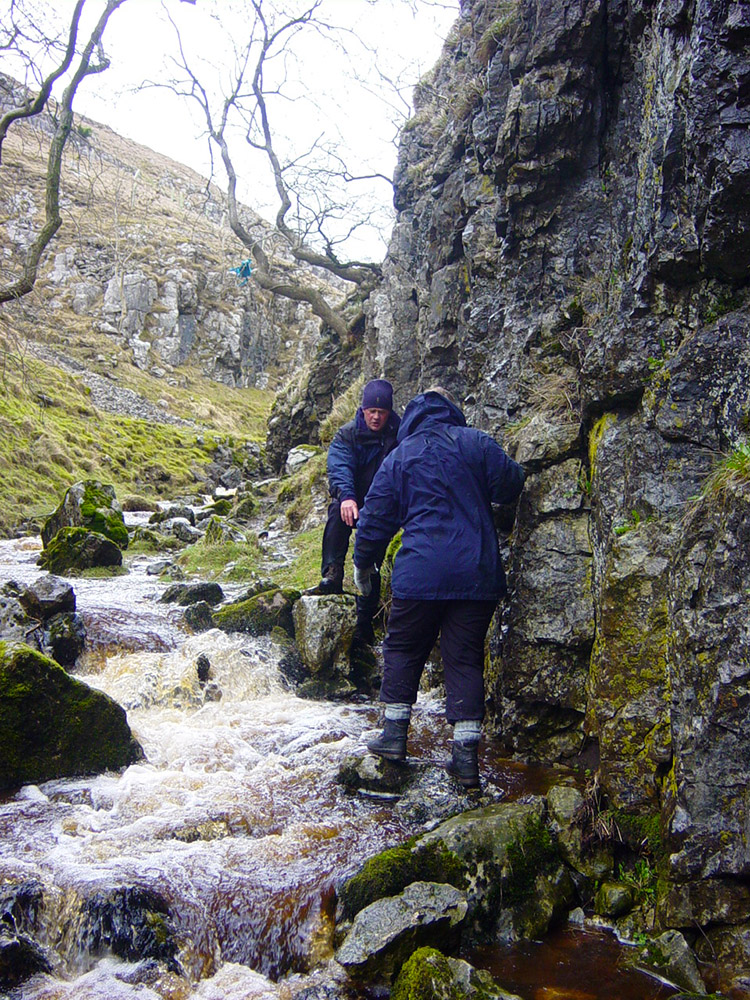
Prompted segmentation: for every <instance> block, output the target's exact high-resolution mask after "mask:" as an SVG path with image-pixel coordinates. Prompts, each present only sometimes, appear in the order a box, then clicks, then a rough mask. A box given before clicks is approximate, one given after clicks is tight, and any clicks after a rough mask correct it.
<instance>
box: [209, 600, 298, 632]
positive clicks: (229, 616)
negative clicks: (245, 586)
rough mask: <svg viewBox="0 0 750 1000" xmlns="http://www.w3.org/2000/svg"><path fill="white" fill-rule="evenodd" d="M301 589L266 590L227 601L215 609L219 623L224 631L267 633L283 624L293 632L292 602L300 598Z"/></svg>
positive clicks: (285, 628) (215, 618)
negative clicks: (237, 599)
mask: <svg viewBox="0 0 750 1000" xmlns="http://www.w3.org/2000/svg"><path fill="white" fill-rule="evenodd" d="M300 596H301V595H300V592H299V591H298V590H280V589H276V590H267V591H265V592H264V593H262V594H257V595H256V596H255V597H251V598H249V599H248V600H245V601H237V602H235V603H234V604H227V605H225V606H224V607H223V608H219V610H218V611H215V612H214V621H215V623H216V627H217V628H220V629H223V631H225V632H247V633H248V634H249V635H268V634H269V633H271V632H272V631H273V630H274V629H275V628H282V629H284V631H285V632H287V633H288V634H289V635H291V636H293V635H294V624H293V622H292V606H293V604H294V602H295V601H298V600H299V598H300Z"/></svg>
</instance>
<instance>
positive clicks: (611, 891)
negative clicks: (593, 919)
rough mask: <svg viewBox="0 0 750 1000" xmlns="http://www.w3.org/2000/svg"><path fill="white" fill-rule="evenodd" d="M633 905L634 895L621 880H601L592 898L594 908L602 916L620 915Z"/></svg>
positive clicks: (629, 909) (627, 911)
mask: <svg viewBox="0 0 750 1000" xmlns="http://www.w3.org/2000/svg"><path fill="white" fill-rule="evenodd" d="M634 905H635V895H634V893H633V890H632V888H631V887H630V886H629V885H625V883H623V882H602V884H601V885H600V886H599V889H598V890H597V893H596V897H595V899H594V910H595V912H596V913H600V914H601V915H602V916H603V917H621V916H622V915H623V914H625V913H629V912H630V911H631V910H632V909H633V906H634Z"/></svg>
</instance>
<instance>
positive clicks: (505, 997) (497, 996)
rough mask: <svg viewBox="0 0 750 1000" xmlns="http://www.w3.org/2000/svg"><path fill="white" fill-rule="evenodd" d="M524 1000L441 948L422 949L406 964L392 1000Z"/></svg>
mask: <svg viewBox="0 0 750 1000" xmlns="http://www.w3.org/2000/svg"><path fill="white" fill-rule="evenodd" d="M471 998H476V1000H521V998H520V997H518V996H516V995H515V994H513V993H506V992H505V991H504V990H502V989H501V988H500V987H499V986H498V985H497V983H496V982H495V981H494V980H493V978H492V976H491V975H490V974H489V972H484V971H482V970H480V969H475V968H474V966H473V965H469V963H468V962H464V961H463V960H462V959H460V958H450V957H449V956H447V955H443V953H442V952H440V951H438V950H437V948H419V949H418V950H417V951H415V952H414V954H413V955H412V956H411V957H410V958H409V959H408V960H407V961H406V962H405V963H404V965H403V968H402V969H401V971H400V972H399V974H398V978H397V979H396V982H395V983H394V984H393V989H392V991H391V1000H471Z"/></svg>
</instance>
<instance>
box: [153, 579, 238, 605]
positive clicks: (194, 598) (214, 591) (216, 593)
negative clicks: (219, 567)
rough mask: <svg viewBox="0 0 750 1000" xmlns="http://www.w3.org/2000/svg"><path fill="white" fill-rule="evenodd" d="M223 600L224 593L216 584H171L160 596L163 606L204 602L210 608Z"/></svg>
mask: <svg viewBox="0 0 750 1000" xmlns="http://www.w3.org/2000/svg"><path fill="white" fill-rule="evenodd" d="M223 600H224V591H223V590H222V589H221V587H220V586H219V584H218V583H173V584H172V586H170V587H167V589H166V590H165V591H164V593H163V594H162V595H161V601H162V602H163V603H164V604H179V605H181V606H182V607H187V605H188V604H197V603H198V602H199V601H204V602H205V603H206V604H209V605H211V606H213V605H215V604H220V603H221V602H222V601H223Z"/></svg>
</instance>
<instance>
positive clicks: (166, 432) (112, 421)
mask: <svg viewBox="0 0 750 1000" xmlns="http://www.w3.org/2000/svg"><path fill="white" fill-rule="evenodd" d="M15 346H16V347H17V346H18V345H17V344H16V345H15ZM98 346H100V345H96V344H92V343H90V342H88V343H87V342H83V343H81V342H78V343H77V344H76V345H75V347H74V348H73V347H70V348H69V350H68V353H69V354H70V355H73V354H75V353H77V354H79V355H80V356H84V357H85V355H86V354H87V353H89V352H91V351H92V350H96V348H97V347H98ZM107 346H108V348H109V351H108V355H106V356H105V355H100V354H99V355H97V356H98V357H102V358H104V360H103V361H100V362H99V366H100V367H101V368H102V369H103V370H106V368H107V367H108V366H109V367H110V368H111V366H112V362H113V360H116V359H115V358H113V357H112V356H111V355H112V351H111V346H112V345H111V343H110V344H108V345H107ZM123 353H124V352H123ZM0 357H1V358H2V368H1V369H0V533H1V534H8V533H9V532H11V531H12V530H13V529H14V528H16V527H17V526H19V525H20V524H22V523H23V522H25V521H27V520H28V519H39V518H40V517H41V516H43V515H44V514H45V513H48V512H49V511H51V510H52V509H53V508H54V507H55V506H56V505H57V503H58V502H59V500H60V498H61V496H62V493H63V492H64V491H65V489H67V487H68V486H69V485H70V484H71V483H73V482H75V481H76V480H78V479H81V478H91V477H94V478H97V479H101V480H103V481H105V482H109V483H112V485H113V486H114V487H115V489H116V491H117V495H118V497H119V498H120V499H122V498H123V497H124V496H125V495H126V494H128V493H138V494H140V495H142V496H145V497H147V498H152V499H156V498H158V497H173V496H177V495H179V494H180V493H184V492H189V491H194V490H195V488H196V483H197V482H198V481H199V480H200V479H201V474H200V473H201V467H203V466H205V465H206V463H208V462H209V461H210V460H211V455H212V452H213V451H214V449H215V447H216V445H217V444H218V443H222V444H225V445H229V446H230V447H236V446H237V445H239V444H240V443H241V442H242V441H243V440H251V441H262V440H264V438H265V420H266V417H267V414H268V411H269V409H270V406H271V402H272V398H273V394H272V393H270V392H261V391H258V390H253V389H230V388H227V387H225V386H222V385H220V384H219V383H216V382H211V381H210V380H208V379H206V378H205V377H204V376H202V375H200V374H199V373H198V372H195V371H191V370H189V369H184V370H181V372H180V384H179V385H176V386H175V385H165V384H164V383H163V382H162V381H160V380H157V379H155V378H152V377H150V376H149V375H147V374H146V373H144V372H142V371H139V370H138V369H137V368H135V367H134V366H132V365H131V364H130V363H129V362H128V361H127V359H126V358H122V359H119V360H117V366H116V371H117V379H118V385H119V386H121V387H123V388H129V389H131V390H134V391H136V392H138V393H139V394H140V395H141V396H143V397H144V398H145V399H147V400H151V401H152V402H153V403H154V404H156V405H158V406H159V407H160V408H161V409H162V410H163V411H164V412H165V413H168V414H171V415H173V416H175V417H182V418H188V419H193V420H194V421H195V426H179V425H175V424H168V423H156V422H153V421H150V420H143V419H137V418H133V417H129V416H125V415H119V414H114V413H108V412H105V411H104V410H101V409H99V408H98V407H96V406H95V405H93V403H92V401H91V391H90V389H89V388H88V387H87V386H86V384H85V381H84V376H79V375H73V374H70V373H69V372H66V371H63V370H62V369H61V368H59V367H56V366H54V365H51V364H49V363H46V362H43V361H40V360H36V359H35V358H34V357H32V356H31V354H30V353H21V352H19V351H18V350H12V349H11V350H5V351H2V350H0ZM91 367H92V368H94V367H95V364H93V365H92V366H91Z"/></svg>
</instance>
